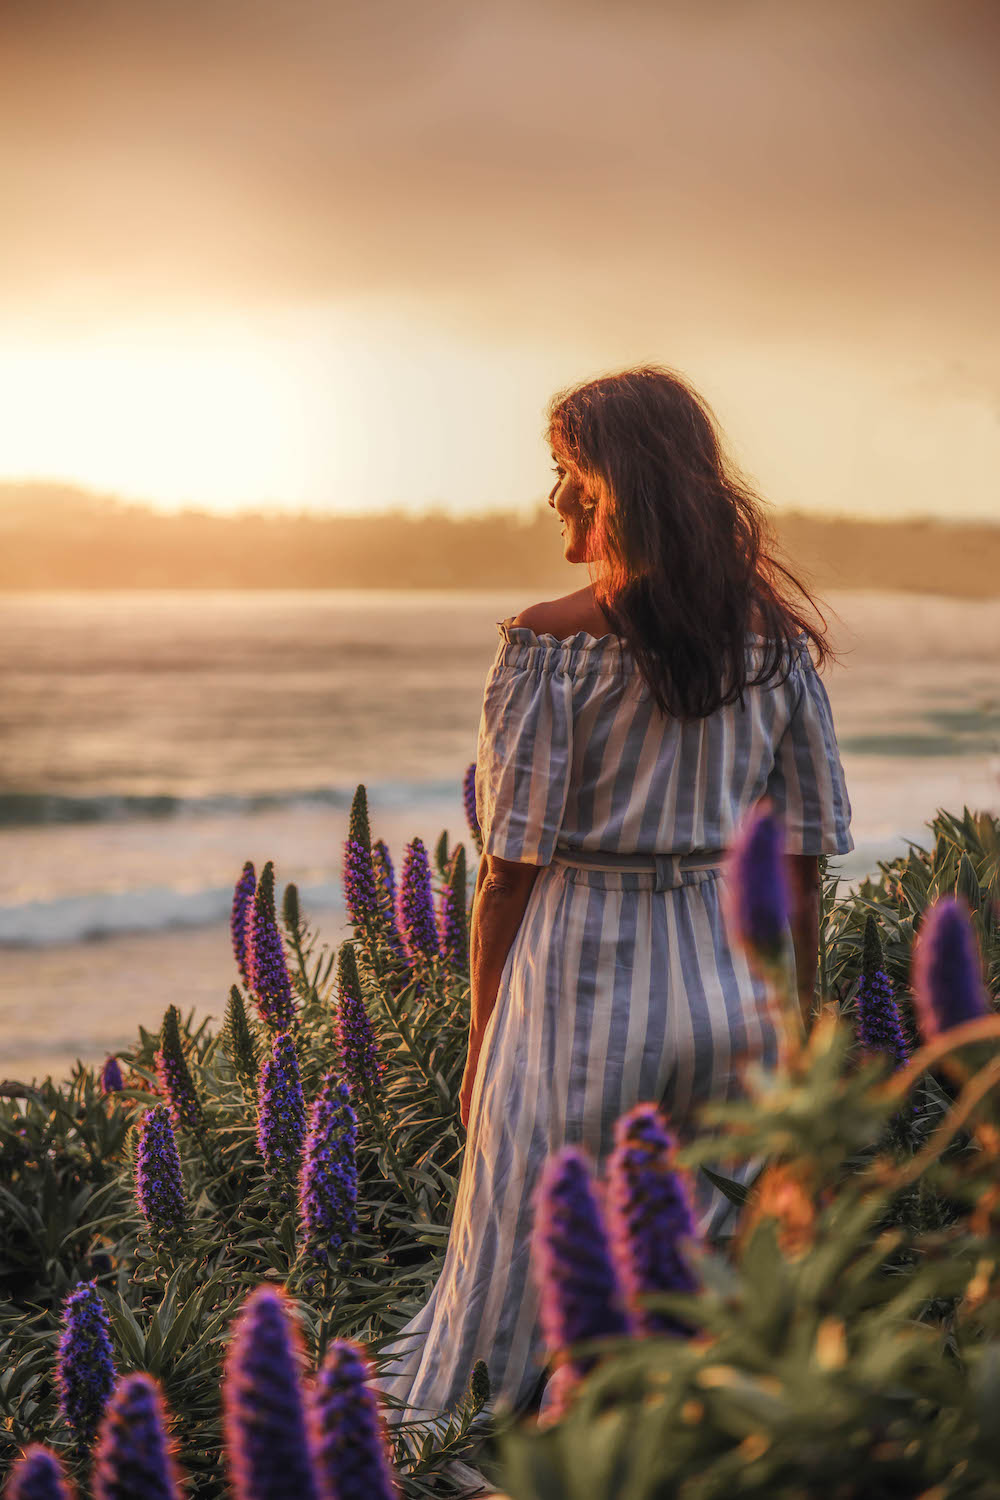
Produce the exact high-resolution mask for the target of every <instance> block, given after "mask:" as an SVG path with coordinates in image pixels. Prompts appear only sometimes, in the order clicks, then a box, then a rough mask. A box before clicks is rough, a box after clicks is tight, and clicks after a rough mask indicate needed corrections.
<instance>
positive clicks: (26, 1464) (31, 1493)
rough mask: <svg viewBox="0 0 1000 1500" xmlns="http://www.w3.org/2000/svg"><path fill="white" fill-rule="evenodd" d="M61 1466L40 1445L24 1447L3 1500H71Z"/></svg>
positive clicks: (34, 1444) (49, 1451)
mask: <svg viewBox="0 0 1000 1500" xmlns="http://www.w3.org/2000/svg"><path fill="white" fill-rule="evenodd" d="M70 1495H71V1491H70V1489H69V1486H68V1485H67V1483H66V1478H65V1475H64V1474H63V1471H62V1465H61V1464H60V1462H59V1460H58V1459H57V1458H56V1456H55V1454H54V1453H53V1452H51V1450H50V1449H48V1448H45V1447H43V1446H42V1444H41V1443H32V1444H31V1446H30V1447H29V1448H25V1450H24V1452H23V1454H22V1455H21V1457H20V1458H19V1459H18V1460H17V1462H16V1463H15V1465H14V1467H13V1469H12V1470H11V1475H10V1479H9V1480H8V1481H7V1487H6V1489H5V1490H4V1500H70Z"/></svg>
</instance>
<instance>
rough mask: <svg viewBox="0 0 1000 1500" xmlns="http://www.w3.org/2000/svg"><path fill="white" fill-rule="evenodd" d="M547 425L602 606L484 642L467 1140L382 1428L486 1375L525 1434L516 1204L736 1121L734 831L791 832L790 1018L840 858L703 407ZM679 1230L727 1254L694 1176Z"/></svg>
mask: <svg viewBox="0 0 1000 1500" xmlns="http://www.w3.org/2000/svg"><path fill="white" fill-rule="evenodd" d="M549 419H550V420H549V431H548V439H549V444H550V446H551V449H552V457H553V462H554V466H555V472H556V483H555V485H554V487H553V489H552V493H551V494H550V496H549V504H550V505H551V506H552V507H553V508H554V510H555V511H556V513H557V515H558V516H559V518H560V521H561V522H562V531H563V539H564V552H565V556H566V558H567V559H568V560H569V561H570V562H574V563H587V564H588V570H589V573H590V578H591V583H590V585H589V586H588V587H586V588H583V589H580V590H579V591H578V592H576V593H573V594H569V595H567V596H566V597H565V598H562V599H557V600H554V601H552V602H549V603H545V604H536V605H533V606H532V607H531V608H529V609H525V610H523V611H522V612H521V613H520V614H519V615H517V616H515V617H512V618H509V619H506V620H504V621H502V622H499V624H498V629H499V632H500V642H499V645H498V649H497V654H496V659H495V661H494V663H493V667H492V669H491V671H490V674H489V677H488V679H487V683H486V691H485V697H484V702H483V712H482V718H481V721H480V727H479V745H478V754H477V762H476V803H477V810H478V817H479V822H480V825H481V828H482V835H483V857H482V860H481V862H480V866H479V877H478V880H477V884H476V895H475V902H474V908H473V920H472V934H471V953H472V1023H471V1030H470V1037H469V1055H468V1064H467V1067H466V1070H465V1077H464V1080H463V1083H462V1091H461V1115H462V1121H463V1124H465V1125H466V1126H467V1130H468V1136H467V1142H466V1150H465V1157H464V1163H463V1168H462V1175H461V1179H460V1183H459V1189H458V1196H457V1200H456V1204H455V1210H454V1216H453V1220H452V1225H451V1232H450V1237H449V1242H448V1250H447V1255H446V1258H445V1263H444V1267H443V1270H442V1273H441V1276H440V1277H439V1279H438V1281H437V1284H436V1285H435V1287H434V1291H433V1293H432V1295H431V1297H430V1299H429V1301H428V1302H427V1304H426V1305H425V1306H424V1308H423V1309H422V1310H421V1312H420V1313H419V1314H418V1315H417V1316H416V1317H415V1318H414V1319H413V1320H412V1321H411V1322H410V1323H409V1324H408V1325H407V1327H406V1328H405V1329H403V1330H401V1332H400V1334H398V1335H396V1339H398V1340H399V1341H400V1343H401V1345H402V1347H403V1348H404V1350H405V1351H407V1352H404V1353H403V1354H402V1355H400V1356H398V1358H397V1357H396V1356H395V1355H394V1356H393V1364H392V1365H391V1366H390V1367H389V1369H388V1370H387V1371H386V1373H385V1374H384V1375H383V1376H382V1377H381V1378H380V1379H379V1381H378V1382H377V1384H378V1386H379V1388H380V1389H381V1390H382V1391H383V1392H384V1393H386V1394H388V1395H391V1396H392V1397H395V1398H397V1399H398V1400H400V1401H403V1402H405V1403H406V1406H407V1408H408V1410H407V1411H406V1412H405V1413H404V1412H403V1411H399V1410H397V1411H387V1417H388V1418H389V1420H390V1421H392V1420H397V1419H398V1418H399V1417H401V1416H403V1415H405V1416H407V1417H423V1418H426V1417H428V1416H430V1415H431V1414H432V1413H433V1412H435V1411H438V1410H443V1409H445V1408H448V1407H450V1406H452V1405H454V1404H455V1403H456V1402H457V1401H458V1400H459V1399H460V1398H461V1396H462V1394H463V1391H464V1389H465V1387H466V1385H467V1382H468V1378H469V1374H470V1371H471V1369H472V1366H473V1363H474V1362H475V1360H477V1359H483V1360H485V1361H486V1364H487V1368H488V1370H489V1374H490V1381H491V1385H492V1390H493V1406H494V1408H495V1409H507V1410H510V1409H513V1410H520V1409H522V1408H524V1407H526V1406H528V1405H529V1404H530V1402H531V1398H532V1396H533V1394H534V1393H536V1392H537V1389H538V1387H539V1386H540V1384H541V1381H542V1379H543V1370H542V1362H543V1359H544V1354H545V1351H544V1349H543V1348H542V1347H541V1343H540V1338H539V1330H538V1322H537V1312H538V1289H537V1286H536V1285H535V1282H534V1279H533V1275H532V1270H531V1264H530V1240H531V1227H532V1220H533V1208H534V1203H533V1191H534V1187H535V1184H536V1181H537V1178H538V1175H539V1172H540V1168H541V1166H542V1164H543V1163H544V1161H545V1158H546V1157H547V1156H548V1154H549V1153H550V1152H552V1151H554V1150H556V1149H557V1148H558V1147H559V1146H561V1145H563V1144H564V1143H567V1142H575V1143H582V1144H583V1145H584V1146H585V1147H586V1148H588V1149H589V1151H590V1152H591V1153H592V1154H593V1156H594V1158H595V1159H596V1161H597V1162H599V1163H602V1162H603V1160H604V1158H605V1157H606V1156H607V1155H608V1154H609V1152H610V1150H611V1149H612V1144H613V1142H612V1130H613V1126H614V1122H615V1120H616V1119H617V1118H618V1116H619V1115H620V1114H622V1113H623V1112H624V1111H625V1110H627V1109H629V1108H630V1107H631V1106H632V1105H633V1104H635V1103H637V1102H638V1101H640V1100H654V1101H656V1102H657V1103H659V1104H661V1106H662V1108H663V1109H664V1111H665V1113H666V1114H667V1116H668V1117H669V1119H670V1121H671V1122H672V1125H673V1127H674V1129H675V1130H676V1131H677V1133H678V1134H679V1135H680V1137H681V1138H682V1139H683V1138H684V1137H685V1134H686V1133H687V1132H688V1131H689V1129H690V1125H691V1121H692V1116H693V1114H694V1111H695V1110H696V1108H697V1106H698V1104H699V1103H700V1102H701V1101H702V1100H704V1099H706V1098H708V1097H710V1096H713V1097H718V1096H723V1097H725V1096H731V1095H732V1094H734V1093H736V1092H738V1090H739V1088H740V1071H741V1065H742V1063H743V1062H744V1061H745V1060H746V1059H747V1058H748V1057H749V1056H751V1055H753V1056H757V1057H759V1058H762V1059H763V1061H764V1062H765V1064H767V1063H769V1062H773V1060H774V1058H775V1054H776V1036H775V1030H774V1026H773V1023H772V1021H771V1019H770V1018H769V1016H768V1013H767V1009H766V1005H765V997H764V991H763V986H762V983H761V982H760V981H759V980H758V979H757V978H756V977H755V975H754V974H752V973H751V972H750V970H749V969H748V966H747V964H746V961H745V959H744V957H743V955H742V952H741V951H739V950H738V949H736V948H735V947H734V946H731V945H730V942H729V941H728V938H727V933H726V930H725V922H724V915H723V906H722V904H721V900H720V884H721V880H720V868H719V865H720V860H721V857H722V853H723V852H724V850H725V849H726V847H727V845H728V844H729V843H730V841H731V839H732V837H733V834H734V831H735V830H736V828H737V826H738V825H739V823H740V822H741V821H742V819H743V818H744V816H745V815H746V813H747V812H748V811H749V809H750V808H751V807H752V806H753V805H754V804H755V803H756V802H757V801H758V800H759V799H760V798H761V797H763V796H765V795H766V796H768V797H770V799H771V802H772V804H773V806H774V808H775V810H776V811H777V812H778V813H779V814H780V815H781V816H782V819H783V824H784V832H785V847H786V851H787V864H788V871H789V875H790V877H791V890H792V892H793V915H792V922H791V928H792V939H793V943H794V951H795V959H796V977H797V987H798V992H799V999H800V1004H801V1005H802V1008H803V1011H804V1013H805V1014H806V1015H808V1011H809V1008H810V1006H811V1003H812V996H813V988H814V983H815V974H816V960H817V927H818V915H819V911H818V907H819V884H820V883H819V870H818V858H817V857H818V856H819V855H820V854H845V853H847V852H848V851H849V850H851V849H853V847H854V841H853V839H852V837H851V834H850V827H849V825H850V818H851V808H850V802H849V800H848V795H847V790H846V787H845V784H844V777H843V771H842V767H841V764H840V758H839V754H838V750H837V742H836V736H835V733H834V727H833V721H832V716H831V712H830V704H829V699H828V697H827V694H826V691H825V689H824V687H823V685H822V683H821V682H820V680H819V677H818V675H817V672H816V668H815V666H814V665H813V660H812V657H811V655H810V653H809V650H808V642H809V641H810V640H811V641H812V642H813V643H814V644H815V646H816V648H817V651H818V653H819V657H820V661H821V662H822V661H823V660H824V659H825V658H826V656H827V655H829V654H830V652H829V648H828V647H827V645H826V643H825V640H824V638H823V635H822V633H821V632H820V631H819V630H817V629H816V628H813V627H810V625H809V624H808V623H807V622H806V620H805V619H803V617H802V616H800V614H799V613H798V611H797V608H796V606H795V603H794V599H793V597H792V590H793V589H794V590H797V591H798V592H799V593H800V594H802V595H804V597H805V599H806V600H807V601H808V602H809V603H812V601H811V600H810V599H809V596H808V595H807V594H805V590H804V589H802V587H801V585H800V584H798V583H797V581H796V580H795V578H794V577H793V575H792V574H790V573H789V572H788V571H787V570H786V569H784V568H783V567H781V566H780V564H778V563H776V562H775V561H774V560H773V559H772V557H771V556H770V554H769V552H768V551H767V550H766V548H765V542H766V540H768V538H767V535H766V528H765V524H764V522H763V519H762V517H761V514H760V512H759V509H758V502H757V501H756V500H755V497H754V496H753V494H752V493H751V492H750V491H749V490H748V489H747V487H746V486H745V485H744V484H743V483H742V481H741V480H740V479H739V478H738V477H737V476H736V474H735V473H734V472H733V471H732V469H731V468H730V467H729V466H728V465H727V463H726V461H725V460H724V458H723V456H722V454H721V452H720V448H719V443H718V439H717V436H716V433H715V430H714V426H713V423H712V419H711V416H710V414H709V412H708V410H707V408H706V407H705V405H704V403H703V402H702V401H701V400H700V399H699V398H698V397H697V396H696V395H695V394H694V392H693V391H692V390H691V389H690V387H689V386H688V385H686V384H685V382H684V381H683V380H681V379H680V378H679V377H678V376H676V375H674V374H672V373H669V372H667V371H666V370H663V369H660V368H657V367H644V368H641V369H634V370H627V371H625V372H623V373H622V374H618V375H611V376H606V377H604V378H603V379H599V380H594V381H590V382H588V383H587V384H585V385H581V386H579V387H577V388H576V389H574V390H571V391H569V392H566V393H564V394H563V395H561V396H558V397H557V398H555V400H554V401H553V403H552V405H551V406H550V410H549ZM789 586H791V588H789ZM824 624H825V622H824ZM748 1174H749V1164H748V1168H747V1170H746V1171H745V1172H744V1174H743V1175H744V1179H746V1177H747V1175H748ZM696 1211H697V1223H698V1231H699V1233H700V1234H701V1235H702V1236H706V1237H708V1238H711V1239H715V1238H718V1237H720V1236H721V1235H723V1234H724V1233H725V1232H726V1230H727V1229H731V1228H732V1221H733V1218H734V1217H735V1211H734V1210H733V1209H732V1206H731V1205H730V1204H729V1202H728V1200H726V1199H725V1198H724V1197H723V1196H722V1194H721V1193H719V1192H718V1191H716V1190H714V1189H713V1188H712V1187H711V1184H710V1183H709V1181H708V1179H707V1178H705V1177H703V1176H702V1177H700V1178H699V1179H698V1185H697V1198H696ZM393 1348H395V1340H394V1345H393Z"/></svg>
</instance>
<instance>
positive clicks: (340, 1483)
mask: <svg viewBox="0 0 1000 1500" xmlns="http://www.w3.org/2000/svg"><path fill="white" fill-rule="evenodd" d="M371 1374H372V1367H371V1365H370V1363H369V1361H368V1358H367V1356H366V1354H365V1352H364V1350H363V1349H362V1348H361V1346H360V1345H359V1344H356V1343H354V1342H353V1340H351V1339H334V1340H333V1342H332V1343H331V1344H330V1348H329V1352H328V1354H327V1356H326V1359H325V1360H324V1361H323V1363H322V1365H321V1366H320V1368H319V1370H318V1371H317V1372H316V1382H315V1384H314V1386H313V1388H312V1390H311V1392H310V1395H309V1405H310V1410H311V1415H312V1418H313V1428H314V1431H315V1435H316V1436H315V1442H316V1466H317V1468H318V1470H319V1479H320V1483H321V1484H322V1485H324V1486H325V1490H326V1494H327V1495H328V1496H329V1497H330V1500H397V1497H398V1496H399V1494H400V1490H399V1487H398V1485H397V1483H396V1480H395V1478H394V1475H393V1467H392V1462H391V1459H390V1445H389V1437H388V1433H387V1431H386V1426H385V1419H384V1417H383V1416H382V1413H381V1411H380V1409H379V1404H378V1397H377V1395H376V1393H375V1391H374V1389H373V1388H372V1387H371V1386H370V1385H369V1384H368V1381H369V1380H370V1379H371Z"/></svg>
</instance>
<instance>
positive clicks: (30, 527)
mask: <svg viewBox="0 0 1000 1500" xmlns="http://www.w3.org/2000/svg"><path fill="white" fill-rule="evenodd" d="M767 515H768V517H769V519H770V521H771V523H772V524H773V526H774V528H775V531H776V533H777V536H778V540H779V544H780V548H781V551H780V554H779V555H780V559H781V561H782V562H784V563H785V565H786V566H788V567H790V568H791V570H792V571H793V572H794V573H795V574H796V575H797V576H798V577H800V578H801V580H802V582H803V583H805V584H806V585H807V586H808V587H810V588H814V589H816V590H818V591H823V590H825V589H862V590H865V589H877V590H891V591H904V592H911V593H924V594H943V595H948V596H951V597H955V598H967V599H989V598H996V597H998V596H1000V525H987V524H984V523H982V522H973V521H965V522H947V521H938V520H922V519H917V520H902V521H875V520H873V521H865V520H856V519H854V518H848V517H838V516H810V515H805V514H803V513H802V512H799V511H778V510H774V509H769V510H768V512H767ZM581 577H582V574H581V570H580V569H579V568H574V567H572V566H571V565H570V564H569V563H566V562H565V561H564V560H563V558H562V556H561V552H560V545H559V534H558V528H557V526H556V524H555V521H554V517H553V515H552V512H551V511H550V510H549V508H548V507H547V506H545V505H539V506H538V507H537V509H536V510H535V511H534V513H533V514H531V515H530V516H529V517H527V518H524V517H522V516H521V515H519V514H518V513H516V512H514V511H511V512H494V513H492V514H487V515H480V516H469V517H461V518H456V517H451V516H448V515H445V514H443V513H439V512H433V511H432V512H430V513H427V514H424V515H418V516H414V515H410V514H407V513H406V512H403V511H399V512H388V513H386V512H383V513H381V514H379V515H375V516H357V515H331V516H321V515H317V514H315V513H303V514H298V515H295V514H289V515H278V514H273V513H271V514H262V513H259V512H249V513H246V514H243V515H239V516H218V515H213V514H209V513H207V512H203V511H198V510H185V511H180V512H178V513H175V514H167V515H165V514H161V513H160V512H158V511H154V510H151V509H149V508H148V507H146V506H143V505H138V504H134V503H130V502H127V501H124V500H121V499H118V498H116V497H114V496H107V495H97V494H93V493H91V492H89V491H86V490H80V489H76V488H73V487H71V486H59V485H54V484H45V483H36V484H28V483H24V484H14V483H7V484H0V591H3V592H5V593H13V592H24V591H38V590H42V589H135V588H151V589H185V588H190V589H295V588H301V589H324V588H360V589H366V588H400V589H421V588H426V589H455V588H460V589H476V588H483V589H489V588H506V587H509V586H519V587H536V588H540V589H551V590H553V591H561V592H565V591H567V590H569V589H571V588H575V587H579V585H580V582H581Z"/></svg>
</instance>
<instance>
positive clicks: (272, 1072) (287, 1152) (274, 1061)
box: [257, 1032, 306, 1177]
mask: <svg viewBox="0 0 1000 1500" xmlns="http://www.w3.org/2000/svg"><path fill="white" fill-rule="evenodd" d="M305 1129H306V1109H305V1101H304V1100H303V1097H302V1079H301V1077H300V1074H299V1060H298V1057H297V1056H296V1052H295V1043H294V1042H293V1041H292V1039H291V1037H290V1036H289V1035H288V1034H287V1032H283V1033H282V1034H281V1036H276V1037H275V1039H274V1051H273V1055H272V1056H271V1057H269V1058H268V1059H267V1061H266V1062H265V1064H264V1066H263V1068H262V1069H261V1074H260V1085H259V1089H258V1098H257V1143H258V1145H259V1147H260V1154H261V1156H262V1157H263V1158H264V1164H265V1166H266V1167H267V1170H268V1171H269V1172H270V1173H271V1175H272V1176H273V1177H281V1176H290V1175H294V1174H295V1173H296V1172H297V1171H298V1165H299V1157H300V1156H301V1155H302V1138H303V1136H304V1135H305Z"/></svg>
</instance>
